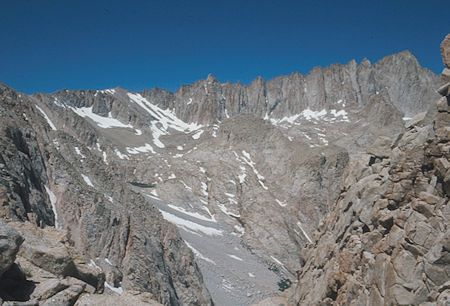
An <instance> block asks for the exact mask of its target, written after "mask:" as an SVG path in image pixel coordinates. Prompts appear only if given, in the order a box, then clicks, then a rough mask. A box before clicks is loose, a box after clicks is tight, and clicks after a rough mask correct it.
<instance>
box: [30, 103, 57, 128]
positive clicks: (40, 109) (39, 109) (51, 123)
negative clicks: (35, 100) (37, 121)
mask: <svg viewBox="0 0 450 306" xmlns="http://www.w3.org/2000/svg"><path fill="white" fill-rule="evenodd" d="M35 106H36V108H37V110H38V111H40V112H41V113H42V116H44V118H45V120H47V123H48V125H50V128H51V129H52V130H53V131H56V126H55V125H54V124H53V122H52V121H51V120H50V118H49V117H48V116H47V114H46V113H45V112H44V111H43V110H42V108H40V107H39V106H38V105H35Z"/></svg>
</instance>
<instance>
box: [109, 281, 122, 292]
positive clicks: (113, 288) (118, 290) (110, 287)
mask: <svg viewBox="0 0 450 306" xmlns="http://www.w3.org/2000/svg"><path fill="white" fill-rule="evenodd" d="M105 288H108V289H109V290H111V291H113V292H115V293H117V294H118V295H121V294H122V293H123V289H122V287H118V288H116V287H113V286H111V285H110V284H108V283H107V282H105Z"/></svg>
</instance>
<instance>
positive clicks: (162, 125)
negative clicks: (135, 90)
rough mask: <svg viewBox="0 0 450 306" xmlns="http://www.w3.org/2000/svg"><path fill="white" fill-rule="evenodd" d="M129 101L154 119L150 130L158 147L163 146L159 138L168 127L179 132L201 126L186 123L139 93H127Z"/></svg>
mask: <svg viewBox="0 0 450 306" xmlns="http://www.w3.org/2000/svg"><path fill="white" fill-rule="evenodd" d="M128 97H129V98H130V101H132V102H134V103H136V104H137V105H139V106H140V107H141V108H143V109H144V110H145V111H146V112H147V113H149V114H150V115H151V116H152V117H153V118H155V120H152V121H151V127H150V128H151V130H152V134H153V141H154V143H155V145H156V146H157V147H159V148H164V147H165V145H164V144H163V143H162V142H161V141H160V140H159V137H161V136H162V135H167V134H168V133H169V132H168V130H169V129H174V130H176V131H179V132H185V133H190V132H193V131H196V130H198V129H200V128H202V127H203V126H202V125H199V124H196V123H191V124H188V123H186V122H184V121H182V120H181V119H179V118H178V117H177V116H176V115H175V114H174V113H173V112H171V111H170V110H167V109H166V110H164V109H161V108H159V107H158V106H156V105H153V104H152V103H150V102H149V101H148V100H147V99H146V98H143V97H142V96H141V95H140V94H132V93H128Z"/></svg>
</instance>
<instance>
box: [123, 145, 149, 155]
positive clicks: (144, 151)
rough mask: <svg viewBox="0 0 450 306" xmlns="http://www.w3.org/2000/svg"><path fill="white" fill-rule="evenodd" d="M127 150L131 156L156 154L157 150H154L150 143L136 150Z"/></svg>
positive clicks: (128, 148)
mask: <svg viewBox="0 0 450 306" xmlns="http://www.w3.org/2000/svg"><path fill="white" fill-rule="evenodd" d="M126 149H127V152H128V153H130V154H139V153H148V152H150V153H153V154H155V153H156V152H155V150H153V147H152V146H151V145H150V144H148V143H146V144H145V145H143V146H140V147H134V148H130V147H127V148H126Z"/></svg>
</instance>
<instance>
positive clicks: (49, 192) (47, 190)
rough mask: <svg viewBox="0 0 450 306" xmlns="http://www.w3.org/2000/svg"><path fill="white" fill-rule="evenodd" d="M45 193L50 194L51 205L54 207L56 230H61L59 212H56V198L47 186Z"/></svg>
mask: <svg viewBox="0 0 450 306" xmlns="http://www.w3.org/2000/svg"><path fill="white" fill-rule="evenodd" d="M45 191H46V192H47V194H48V197H49V199H50V205H51V206H52V210H53V215H54V216H55V228H56V229H61V226H60V225H59V224H58V212H57V211H56V196H55V194H54V193H53V192H52V191H51V190H50V188H48V187H47V186H45Z"/></svg>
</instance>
